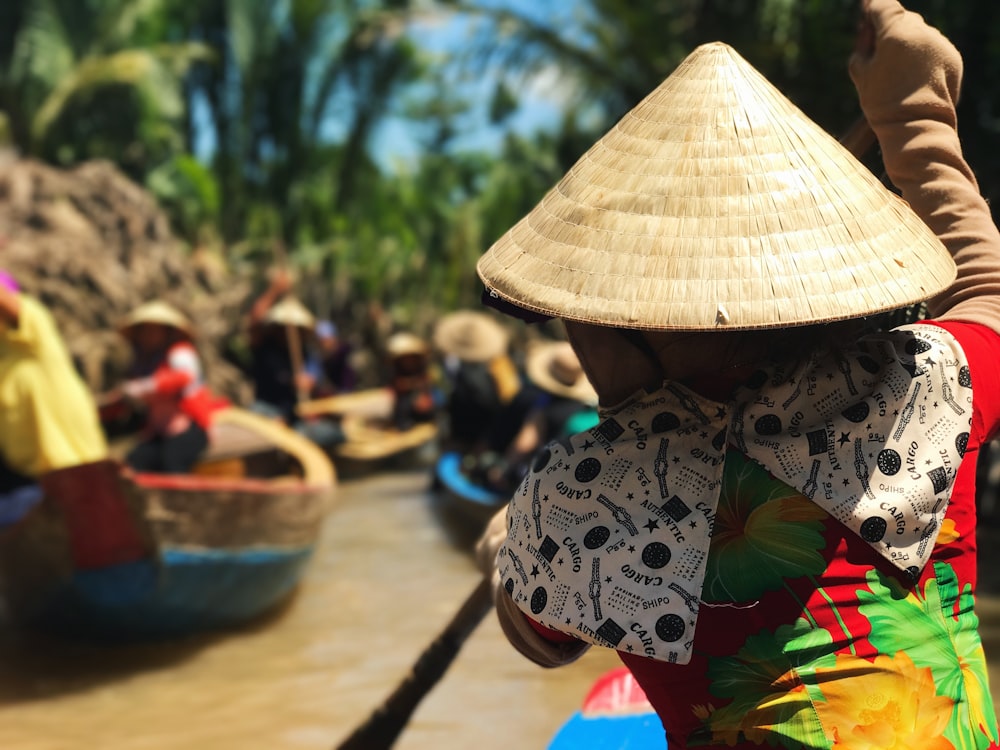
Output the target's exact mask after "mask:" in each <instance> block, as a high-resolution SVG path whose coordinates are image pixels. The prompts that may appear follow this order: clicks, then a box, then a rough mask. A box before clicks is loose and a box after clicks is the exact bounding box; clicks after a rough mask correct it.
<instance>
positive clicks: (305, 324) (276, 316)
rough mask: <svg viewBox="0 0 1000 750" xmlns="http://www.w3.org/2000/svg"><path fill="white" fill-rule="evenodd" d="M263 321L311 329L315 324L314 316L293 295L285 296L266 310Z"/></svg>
mask: <svg viewBox="0 0 1000 750" xmlns="http://www.w3.org/2000/svg"><path fill="white" fill-rule="evenodd" d="M264 322H265V323H268V324H271V325H279V326H295V327H296V328H304V329H306V330H307V331H312V330H313V329H314V328H315V326H316V318H315V316H314V315H313V314H312V313H311V312H309V310H308V309H307V308H306V306H305V305H303V304H302V303H301V302H299V301H298V300H297V299H296V298H295V297H285V298H284V299H282V300H281V301H280V302H278V303H276V304H275V305H273V306H272V307H271V309H269V310H268V311H267V314H266V315H265V316H264Z"/></svg>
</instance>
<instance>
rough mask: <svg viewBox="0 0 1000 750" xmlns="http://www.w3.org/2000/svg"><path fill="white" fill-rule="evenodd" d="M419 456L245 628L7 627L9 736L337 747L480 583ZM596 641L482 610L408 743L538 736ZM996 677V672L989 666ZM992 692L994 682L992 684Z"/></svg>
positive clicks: (555, 722)
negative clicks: (295, 587) (99, 633)
mask: <svg viewBox="0 0 1000 750" xmlns="http://www.w3.org/2000/svg"><path fill="white" fill-rule="evenodd" d="M427 486H428V476H427V474H426V472H397V473H390V474H384V475H379V476H373V477H369V478H362V479H355V480H351V481H346V482H343V483H342V484H341V486H340V488H339V490H338V497H337V501H336V503H335V504H334V507H333V508H332V510H331V512H330V515H329V517H328V519H327V523H326V527H325V530H324V536H323V540H322V544H321V546H320V548H319V550H318V552H317V555H316V557H315V558H314V559H313V561H312V565H311V567H310V569H309V572H308V574H307V576H306V578H305V580H304V582H303V585H302V586H301V587H300V590H299V591H298V593H297V595H296V596H295V597H294V599H293V600H292V601H291V602H289V604H288V605H287V606H286V607H284V608H283V609H282V611H281V612H278V613H276V614H275V615H274V616H272V617H270V618H268V619H267V620H266V621H264V622H261V623H258V624H255V625H254V626H253V627H251V628H247V629H244V630H240V631H237V632H230V633H225V634H219V635H214V636H208V637H197V638H191V639H187V640H182V641H177V642H170V643H159V644H145V645H128V646H113V647H112V646H99V645H94V644H85V643H71V642H66V641H57V640H52V639H44V638H40V637H37V636H29V635H24V634H19V633H16V632H13V631H11V630H10V629H8V628H5V627H3V626H2V625H0V748H2V750H181V749H183V750H202V748H204V749H205V750H284V749H285V748H287V749H288V750H313V749H314V748H315V749H318V748H326V749H331V748H334V747H335V746H336V745H337V744H338V742H339V741H340V740H342V739H343V738H344V737H346V736H347V735H348V734H349V733H350V731H351V730H352V729H353V728H354V727H355V726H356V725H357V724H359V723H360V722H361V721H363V720H364V719H365V718H366V717H367V716H368V715H369V713H370V712H371V711H372V709H373V708H375V707H376V706H377V705H379V704H380V703H381V701H382V700H383V699H384V698H385V697H386V696H387V695H388V693H389V692H391V690H392V689H393V688H394V687H395V686H396V685H397V684H398V683H399V681H400V680H401V679H402V678H403V677H404V675H405V674H406V672H407V670H408V669H409V668H410V666H411V665H412V664H413V662H414V661H415V659H416V658H417V656H418V655H419V654H420V653H421V652H422V651H423V649H424V648H425V647H426V646H427V645H428V644H429V643H430V641H431V640H432V639H433V638H434V637H435V636H436V635H437V633H438V632H439V631H440V630H441V628H443V627H444V625H445V624H446V623H447V622H448V621H449V620H450V618H451V617H452V615H453V614H454V613H455V611H456V609H457V607H458V606H459V604H460V603H461V602H462V601H463V600H464V598H465V596H466V595H467V594H468V593H469V592H470V591H471V590H472V588H473V587H474V586H475V584H476V582H477V580H478V573H477V571H476V569H475V567H474V565H473V562H472V557H471V552H470V551H471V542H472V539H471V536H470V534H469V533H468V532H467V531H463V526H462V525H461V524H460V523H456V517H455V516H454V515H453V514H451V513H449V512H448V511H447V508H446V507H444V506H443V505H442V504H441V503H440V502H438V501H435V500H433V499H432V497H431V496H430V495H429V493H428V491H427ZM980 538H981V541H982V546H983V550H984V551H983V553H982V555H983V556H982V559H981V565H980V567H981V570H982V577H983V584H984V587H985V588H986V589H987V590H988V591H989V593H988V594H984V595H983V596H982V597H981V599H980V606H979V612H980V616H981V618H982V627H981V630H982V633H983V636H984V641H985V645H986V652H987V656H991V655H993V654H996V655H997V658H995V659H994V662H995V663H996V664H998V665H1000V596H996V594H998V593H1000V570H998V568H1000V529H997V528H993V527H990V528H985V529H984V530H983V531H982V532H981V536H980ZM617 664H618V662H617V660H616V659H615V657H614V655H613V654H612V653H611V652H610V651H604V650H598V649H593V650H591V651H590V652H589V653H588V654H587V655H586V656H584V658H583V659H581V660H580V661H578V662H577V663H575V664H573V665H570V666H568V667H566V668H563V669H560V670H555V671H546V670H542V669H539V668H536V667H534V666H533V665H532V664H530V663H529V662H527V661H526V660H524V659H522V658H521V657H520V656H518V655H517V654H516V653H515V652H514V651H512V650H511V648H510V647H509V646H508V645H507V642H506V640H505V639H504V637H503V634H502V633H501V632H500V628H499V626H498V625H497V623H496V620H495V619H494V618H493V617H492V616H490V617H488V618H487V619H486V620H485V621H484V622H483V623H482V624H481V625H480V626H479V628H478V629H477V630H476V631H475V632H474V633H473V635H472V636H471V638H470V639H469V640H468V642H467V643H466V645H465V647H464V649H463V650H462V651H461V652H460V653H459V655H458V658H457V659H456V661H455V662H454V663H453V665H452V666H451V668H450V669H449V671H448V672H447V673H446V674H445V676H444V678H443V679H442V680H441V682H440V683H439V684H438V685H437V687H436V688H435V689H434V690H433V691H432V692H431V693H430V694H429V695H428V697H427V698H426V699H425V700H424V701H423V702H422V703H421V704H420V706H419V707H418V709H417V711H416V713H415V714H414V716H413V717H412V719H411V720H410V723H409V724H408V726H407V728H406V731H405V732H404V733H403V734H402V735H401V737H400V739H399V741H398V742H397V744H396V747H397V748H399V750H432V749H433V750H453V749H454V750H459V749H461V748H476V750H507V749H508V748H511V747H515V748H524V749H526V750H531V749H537V750H543V749H544V748H545V746H546V744H547V742H548V740H549V739H550V738H551V737H552V736H553V734H554V733H555V732H556V731H557V730H558V728H559V726H560V725H561V724H562V722H563V721H564V720H565V719H566V718H567V717H568V716H569V715H570V714H571V713H572V712H573V711H574V710H576V708H577V707H578V706H579V704H580V701H581V700H582V698H583V696H584V695H585V694H586V691H587V689H588V687H589V685H590V683H591V682H592V681H593V679H594V678H596V677H597V676H598V675H599V674H601V673H602V672H604V671H605V670H607V669H610V668H611V667H613V666H616V665H617ZM991 681H992V684H993V685H994V686H996V687H997V688H998V689H1000V672H998V671H997V669H996V668H994V669H993V670H992V671H991ZM995 692H1000V690H995Z"/></svg>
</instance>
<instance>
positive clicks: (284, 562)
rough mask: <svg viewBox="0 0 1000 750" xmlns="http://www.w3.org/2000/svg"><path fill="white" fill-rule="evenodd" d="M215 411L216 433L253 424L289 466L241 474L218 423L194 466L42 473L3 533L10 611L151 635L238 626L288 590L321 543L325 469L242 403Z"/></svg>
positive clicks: (2, 566)
mask: <svg viewBox="0 0 1000 750" xmlns="http://www.w3.org/2000/svg"><path fill="white" fill-rule="evenodd" d="M217 420H218V421H217V425H219V427H220V430H219V432H220V433H221V432H226V431H227V430H228V431H229V432H234V433H240V432H242V433H245V436H249V435H251V434H254V435H256V437H257V446H256V448H255V449H254V450H255V451H256V452H257V453H260V452H261V451H263V450H267V451H273V450H275V448H280V450H281V451H282V452H283V453H285V454H286V456H287V457H288V459H289V462H290V463H293V464H294V468H293V469H291V470H289V471H288V472H287V473H285V474H282V475H275V476H270V477H260V476H246V472H244V471H243V470H242V469H241V467H240V463H241V462H240V459H239V457H238V455H237V454H236V453H235V452H233V451H230V452H229V453H228V455H227V453H226V449H225V447H224V446H221V445H219V444H218V441H217V433H216V430H215V429H213V436H212V437H213V441H214V442H215V445H213V448H214V449H215V451H216V455H215V456H212V455H210V456H209V460H208V461H207V462H205V464H204V466H202V467H199V471H201V472H203V473H195V474H193V475H182V476H178V475H162V474H159V475H156V474H135V473H132V472H130V471H129V470H127V469H123V468H122V467H121V465H120V464H118V463H117V462H115V461H111V460H109V461H101V462H97V463H93V464H85V465H81V466H74V467H70V468H67V469H62V470H59V471H55V472H51V473H50V474H47V475H45V476H44V477H42V479H41V486H42V489H43V498H42V501H41V502H40V503H39V504H38V505H37V506H36V507H35V508H33V509H32V510H31V511H30V512H29V513H28V514H27V515H26V516H25V517H24V518H23V519H22V520H20V521H19V522H17V523H16V524H14V525H12V526H9V527H7V528H6V529H4V531H3V532H2V533H0V590H2V592H3V594H4V596H5V598H6V601H7V605H8V609H9V611H10V613H11V615H12V616H13V618H14V619H15V620H16V621H18V622H20V623H22V624H24V625H27V626H31V627H39V628H42V629H46V630H57V631H60V632H65V633H69V634H73V635H86V636H98V637H113V638H148V637H164V636H172V635H178V634H184V633H190V632H194V631H200V630H206V629H215V628H223V627H230V626H234V625H237V624H241V623H244V622H247V621H249V620H252V619H254V618H256V617H258V616H260V615H262V614H264V613H265V612H267V611H269V610H271V609H273V608H275V607H277V606H278V605H279V604H280V603H281V602H283V601H285V600H286V599H287V598H288V597H289V596H290V594H291V593H292V591H293V590H294V589H295V587H296V585H297V583H298V582H299V580H300V578H301V576H302V574H303V572H304V570H305V568H306V563H307V562H308V560H309V558H310V556H311V554H312V552H313V549H314V547H315V545H316V542H317V540H318V536H319V532H320V528H321V525H322V522H323V519H324V516H325V514H326V512H327V510H328V508H329V505H330V503H331V501H332V498H333V492H334V486H335V477H334V473H333V469H332V467H331V465H330V463H329V460H328V459H327V458H326V456H325V455H324V454H323V453H322V451H320V450H319V449H318V448H317V447H316V446H314V445H313V444H312V443H310V442H309V441H308V440H306V439H305V438H302V437H300V436H298V435H297V434H295V433H294V432H292V431H291V430H288V429H287V428H285V427H283V426H282V425H280V424H277V423H275V422H273V421H272V420H268V419H265V418H262V417H259V416H257V415H254V414H250V413H248V412H244V411H242V410H239V409H228V410H226V411H224V412H219V414H218V417H217ZM223 425H225V427H222V426H223ZM245 448H246V446H244V449H245ZM213 463H214V464H215V465H214V466H213V465H212V464H213ZM206 469H207V470H206Z"/></svg>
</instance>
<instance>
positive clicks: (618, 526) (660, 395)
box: [497, 324, 972, 664]
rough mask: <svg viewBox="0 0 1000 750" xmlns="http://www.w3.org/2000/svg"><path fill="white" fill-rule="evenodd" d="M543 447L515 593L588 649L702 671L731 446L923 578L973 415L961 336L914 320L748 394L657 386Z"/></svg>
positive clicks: (518, 549) (525, 508) (528, 491)
mask: <svg viewBox="0 0 1000 750" xmlns="http://www.w3.org/2000/svg"><path fill="white" fill-rule="evenodd" d="M601 416H602V421H601V423H600V424H599V425H598V426H597V427H594V428H593V429H591V430H588V431H587V432H582V433H579V434H577V435H574V436H572V437H570V438H569V439H567V440H564V441H561V442H555V443H551V444H549V445H548V446H546V448H544V449H543V450H542V451H541V452H540V453H539V454H538V455H537V456H536V458H535V460H534V462H533V465H532V467H531V470H530V471H529V473H528V475H527V476H526V477H525V479H524V482H523V483H522V484H521V486H520V487H519V489H518V490H517V492H516V493H515V495H514V497H513V498H512V499H511V502H510V507H509V511H508V519H509V523H510V531H509V534H508V537H507V539H506V541H505V542H504V544H503V545H502V546H501V548H500V552H499V555H498V557H497V565H498V568H499V572H500V578H501V581H503V583H504V585H505V587H506V588H507V591H508V593H510V595H511V597H512V598H513V600H514V602H515V604H516V605H517V606H518V607H519V608H520V609H521V610H522V611H524V612H525V614H527V615H529V616H530V617H532V618H533V619H534V620H536V621H537V622H540V623H541V624H543V625H546V626H548V627H550V628H553V629H555V630H559V631H562V632H566V633H571V634H573V635H575V636H577V637H579V638H581V639H583V640H585V641H587V642H590V643H594V644H597V645H602V646H606V647H610V648H615V649H618V650H628V651H630V652H633V653H637V654H644V655H646V656H649V657H651V658H654V659H658V660H662V661H668V662H677V663H681V664H686V663H687V662H688V661H690V658H691V646H692V643H693V641H694V629H695V625H696V622H697V618H698V610H699V605H700V602H701V590H702V585H703V582H704V578H705V562H706V557H707V555H708V548H709V542H710V540H711V536H712V525H713V522H714V519H715V513H716V508H717V506H718V500H719V493H720V489H721V485H722V476H723V469H724V467H725V459H726V450H727V447H728V446H732V447H734V448H736V449H738V450H739V451H740V452H742V453H743V454H744V455H746V456H748V457H749V458H751V459H753V460H754V461H756V462H757V463H759V464H760V465H761V466H763V467H764V468H765V469H767V470H768V471H769V472H770V473H771V474H773V475H774V476H775V477H776V478H777V479H779V480H781V481H783V482H785V483H786V484H787V485H789V486H790V487H793V488H795V489H797V490H798V491H800V492H801V493H802V494H803V495H804V496H806V497H808V498H809V499H811V500H812V501H813V502H815V503H816V504H817V505H819V506H820V507H822V508H823V509H824V510H826V511H827V512H828V513H829V514H830V515H831V516H833V517H834V518H836V519H837V520H839V521H840V522H841V523H843V524H844V525H845V526H847V527H848V528H849V529H850V530H851V531H852V532H853V533H855V534H857V535H858V536H859V537H861V538H862V539H864V540H865V541H866V542H868V543H869V544H870V545H871V546H872V548H873V549H875V550H877V552H878V554H880V555H882V556H883V557H885V558H887V559H888V560H890V561H891V562H892V563H893V565H895V566H896V567H898V568H899V569H900V570H903V571H905V572H907V573H908V574H909V575H910V577H911V578H913V579H915V578H916V577H917V576H919V574H920V571H921V570H922V569H923V567H924V565H925V563H926V562H927V560H928V558H929V556H930V554H931V550H932V549H933V546H934V540H935V538H936V536H937V532H938V529H939V527H940V525H941V521H942V519H943V517H944V514H945V510H946V509H947V505H948V499H949V497H950V494H951V489H952V486H953V485H954V483H955V477H956V475H957V473H958V467H959V464H960V462H961V460H962V456H963V454H964V453H965V447H966V444H967V441H968V437H969V426H970V424H971V421H972V384H971V379H970V376H969V368H968V364H967V362H966V358H965V355H964V352H963V351H962V349H961V347H960V346H959V344H958V342H957V341H956V340H955V339H954V337H953V336H952V335H951V334H950V333H948V332H947V331H945V330H944V329H942V328H939V327H937V326H932V325H923V324H917V325H910V326H903V327H901V328H897V329H894V330H893V331H890V332H887V333H881V334H876V335H871V336H867V337H865V338H863V339H862V340H861V341H860V342H859V343H858V344H857V345H856V346H855V348H853V349H851V350H849V351H848V350H842V349H838V350H830V349H824V350H821V351H818V352H817V353H815V354H813V355H812V356H811V357H809V358H808V359H806V360H804V361H801V362H798V363H796V364H795V365H793V366H791V367H784V368H783V367H772V368H770V369H768V370H761V371H759V372H758V373H757V374H756V375H755V376H754V377H753V378H752V379H751V382H750V383H748V384H747V385H745V386H744V387H742V388H740V389H739V390H737V392H736V393H735V396H734V398H733V400H731V401H730V402H728V403H719V402H715V401H712V400H709V399H706V398H702V397H701V396H698V395H697V394H695V393H693V392H692V391H690V390H689V389H687V388H685V387H684V386H682V385H679V384H677V383H672V382H667V383H665V384H664V385H663V387H662V388H661V389H659V390H657V391H655V392H653V393H645V392H644V393H641V394H638V395H636V396H634V397H633V398H631V399H629V400H627V401H626V402H625V403H624V404H622V405H620V406H618V407H615V408H614V409H612V410H608V411H606V412H602V415H601Z"/></svg>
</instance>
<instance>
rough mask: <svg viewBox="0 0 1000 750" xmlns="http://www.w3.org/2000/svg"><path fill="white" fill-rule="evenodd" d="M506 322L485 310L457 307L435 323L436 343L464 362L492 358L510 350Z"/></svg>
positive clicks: (445, 351)
mask: <svg viewBox="0 0 1000 750" xmlns="http://www.w3.org/2000/svg"><path fill="white" fill-rule="evenodd" d="M508 340H509V337H508V335H507V331H506V330H504V328H503V326H501V325H500V324H499V323H497V322H496V321H495V320H494V319H493V318H491V317H490V316H489V315H486V314H485V313H481V312H477V311H475V310H457V311H455V312H453V313H449V314H447V315H445V316H443V317H442V318H441V319H440V320H439V321H438V323H437V325H436V326H435V327H434V346H436V347H437V348H438V349H439V350H440V351H442V352H444V353H445V354H451V355H454V356H455V357H458V358H459V359H460V360H462V361H464V362H489V361H490V360H491V359H494V358H495V357H499V356H500V355H501V354H503V353H504V352H506V351H507V342H508Z"/></svg>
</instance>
